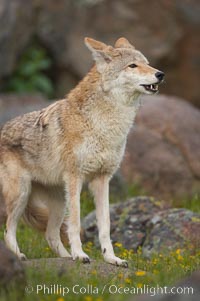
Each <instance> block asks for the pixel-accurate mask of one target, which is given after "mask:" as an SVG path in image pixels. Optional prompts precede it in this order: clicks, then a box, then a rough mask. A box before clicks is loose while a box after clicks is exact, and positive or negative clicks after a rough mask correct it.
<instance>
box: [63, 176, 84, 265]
mask: <svg viewBox="0 0 200 301" xmlns="http://www.w3.org/2000/svg"><path fill="white" fill-rule="evenodd" d="M65 182H66V184H65V185H66V193H67V196H66V197H67V204H68V210H69V219H68V237H69V242H70V246H71V255H72V258H73V260H75V259H77V258H78V259H80V260H82V261H83V263H89V262H90V259H89V257H88V255H87V254H85V253H84V252H83V250H82V243H81V239H80V231H81V225H80V193H81V188H82V180H81V179H80V178H78V177H76V176H73V175H70V176H69V177H67V180H66V181H65Z"/></svg>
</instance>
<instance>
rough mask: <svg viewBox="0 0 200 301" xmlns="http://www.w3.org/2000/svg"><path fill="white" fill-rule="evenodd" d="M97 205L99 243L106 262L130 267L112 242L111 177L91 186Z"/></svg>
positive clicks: (103, 177) (100, 179) (95, 182)
mask: <svg viewBox="0 0 200 301" xmlns="http://www.w3.org/2000/svg"><path fill="white" fill-rule="evenodd" d="M90 188H91V190H92V192H93V194H94V198H95V204H96V217H97V226H98V230H99V241H100V244H101V250H102V254H103V257H104V259H105V261H107V262H108V263H111V264H115V265H117V266H123V267H128V263H127V261H126V260H122V259H120V258H119V257H116V256H115V254H114V250H113V246H112V243H111V240H110V212H109V177H108V176H101V177H98V178H96V179H95V180H94V181H93V182H92V183H91V185H90Z"/></svg>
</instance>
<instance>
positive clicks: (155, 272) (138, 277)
mask: <svg viewBox="0 0 200 301" xmlns="http://www.w3.org/2000/svg"><path fill="white" fill-rule="evenodd" d="M184 205H185V203H184ZM81 206H82V211H83V212H84V215H85V214H87V213H88V212H89V211H91V209H92V208H93V203H92V197H91V196H90V195H89V194H88V192H87V191H86V192H84V193H83V196H82V202H81ZM199 207H200V202H199V198H197V197H194V199H192V200H191V201H190V202H187V208H188V209H191V210H194V211H196V212H199V211H200V208H199ZM3 230H4V229H2V230H1V231H0V239H3ZM17 236H18V241H19V245H20V248H21V249H22V251H23V252H24V253H25V254H26V255H27V257H28V258H50V257H55V255H54V254H53V253H52V252H51V250H50V249H49V247H48V245H47V243H46V241H45V239H44V237H43V235H41V234H40V233H37V232H36V231H35V230H32V229H30V228H28V227H27V226H25V225H24V224H23V223H21V224H20V226H19V229H18V235H17ZM83 248H84V250H85V252H86V253H87V254H88V255H89V256H90V257H91V258H92V259H96V263H95V268H94V269H93V270H90V271H89V272H88V270H87V267H86V268H85V271H84V274H80V265H82V264H81V263H79V262H77V263H75V265H74V267H73V268H72V270H70V272H69V273H68V272H67V266H66V267H63V268H66V272H62V271H61V272H60V271H59V272H58V270H53V269H52V268H50V267H46V266H44V267H40V269H39V270H38V269H33V268H28V269H27V270H26V276H27V285H28V286H29V287H33V289H34V292H32V293H25V296H24V297H23V298H20V300H24V301H29V300H31V301H35V300H38V301H65V300H67V301H68V300H69V301H71V300H73V301H74V300H77V301H79V300H83V301H104V300H106V301H114V300H116V301H122V300H130V298H133V297H134V296H135V295H136V294H133V290H134V289H135V290H137V289H138V291H139V292H141V289H142V288H143V289H144V287H145V285H146V287H147V286H148V287H149V288H151V294H154V290H155V289H156V288H157V287H162V288H163V287H165V286H167V287H168V288H169V287H170V285H174V284H175V283H176V282H177V281H179V280H180V279H181V278H183V277H185V276H188V275H190V274H191V273H192V272H193V271H195V270H197V269H199V268H200V250H199V249H196V250H195V249H194V248H192V247H191V246H190V245H188V246H187V247H186V248H185V249H177V250H175V251H173V252H171V253H170V254H168V255H166V254H157V255H153V256H152V258H151V259H147V258H144V256H143V255H142V252H141V249H139V250H138V251H137V252H133V251H132V250H126V249H125V248H124V247H123V246H122V245H121V243H120V242H118V243H115V245H114V248H115V252H116V255H118V256H120V257H122V258H124V259H127V260H128V262H129V269H128V270H127V269H119V272H117V273H116V274H115V275H114V276H113V275H111V274H109V273H106V272H105V273H104V276H103V275H102V274H99V270H98V264H99V263H100V262H101V261H102V256H101V254H100V250H99V249H97V248H96V247H95V246H94V245H93V244H92V242H88V243H86V244H84V246H83ZM81 270H82V271H83V270H84V268H83V267H81ZM40 284H42V285H46V287H51V285H54V284H55V285H59V287H60V288H65V287H67V288H69V289H70V292H69V293H68V294H66V295H65V296H63V295H62V291H58V293H55V294H54V293H52V294H47V293H46V294H44V291H43V289H41V291H40V292H39V293H38V294H37V293H36V287H37V285H40ZM75 285H79V287H78V286H77V287H76V289H75V290H76V291H78V290H79V289H80V288H81V287H84V288H86V292H85V293H82V294H81V293H78V294H75V293H74V292H72V290H73V287H74V286H75ZM88 285H92V287H93V288H92V290H93V291H95V288H98V293H97V294H96V293H93V294H92V293H91V291H88ZM105 285H106V289H105V291H104V293H103V294H102V290H103V288H104V286H105ZM112 285H114V286H112ZM111 286H112V287H111ZM115 287H117V288H121V289H122V290H123V289H126V288H128V289H129V290H131V291H132V294H131V293H130V291H129V293H113V294H112V293H110V292H109V288H111V291H112V288H113V291H114V290H115ZM90 289H91V287H90ZM128 289H127V290H128ZM83 291H84V289H83ZM16 296H17V292H16V290H11V291H10V292H9V297H8V295H6V296H5V295H0V301H4V300H12V301H15V300H17V297H16Z"/></svg>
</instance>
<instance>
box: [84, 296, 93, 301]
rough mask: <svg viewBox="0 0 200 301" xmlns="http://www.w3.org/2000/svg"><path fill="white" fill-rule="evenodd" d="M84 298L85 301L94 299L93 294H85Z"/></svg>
mask: <svg viewBox="0 0 200 301" xmlns="http://www.w3.org/2000/svg"><path fill="white" fill-rule="evenodd" d="M84 300H85V301H92V297H91V296H85V298H84Z"/></svg>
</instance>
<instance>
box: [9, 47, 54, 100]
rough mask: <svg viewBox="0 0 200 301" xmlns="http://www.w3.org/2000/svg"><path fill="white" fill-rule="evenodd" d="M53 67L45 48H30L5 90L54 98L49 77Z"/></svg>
mask: <svg viewBox="0 0 200 301" xmlns="http://www.w3.org/2000/svg"><path fill="white" fill-rule="evenodd" d="M51 65H52V61H51V59H50V58H49V57H48V54H47V52H46V50H45V49H44V48H43V47H41V46H39V45H37V44H34V45H32V46H30V47H29V48H27V50H26V51H25V53H24V54H23V56H22V57H21V58H20V60H19V63H18V66H17V69H16V70H15V72H14V74H13V75H12V77H11V78H10V79H9V80H8V83H7V85H6V87H5V90H6V91H7V92H8V91H9V92H16V93H24V92H26V93H33V92H39V93H42V94H44V95H45V96H47V97H53V94H54V88H53V83H52V81H51V79H50V78H49V77H48V75H47V72H48V71H49V69H50V67H51Z"/></svg>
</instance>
